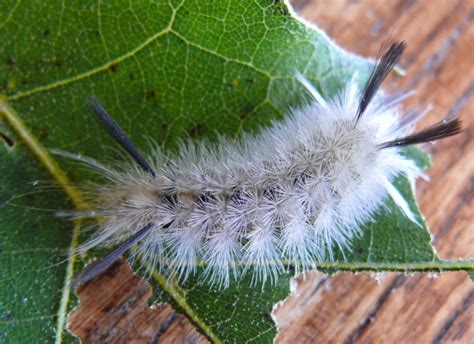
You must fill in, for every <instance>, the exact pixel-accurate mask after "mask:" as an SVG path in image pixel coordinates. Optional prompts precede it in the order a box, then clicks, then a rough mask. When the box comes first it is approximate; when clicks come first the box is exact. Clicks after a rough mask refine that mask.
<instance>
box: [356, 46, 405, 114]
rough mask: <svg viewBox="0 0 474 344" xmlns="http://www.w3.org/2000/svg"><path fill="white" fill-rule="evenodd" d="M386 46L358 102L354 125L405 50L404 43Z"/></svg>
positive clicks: (381, 50) (380, 53)
mask: <svg viewBox="0 0 474 344" xmlns="http://www.w3.org/2000/svg"><path fill="white" fill-rule="evenodd" d="M387 46H388V45H387V44H384V45H383V46H382V48H381V49H380V52H379V57H378V58H377V62H376V65H375V67H374V69H373V70H372V73H371V74H370V77H369V80H368V81H367V84H366V85H365V87H364V91H363V92H362V97H361V98H360V102H359V109H358V110H357V116H356V123H357V122H358V121H359V119H360V117H361V116H362V114H363V113H364V111H365V110H366V109H367V106H368V105H369V103H370V101H371V100H372V98H373V97H374V95H375V93H376V92H377V90H378V89H379V87H380V85H381V84H382V82H383V81H384V80H385V78H386V77H387V75H388V73H390V71H391V70H392V69H393V67H394V66H395V65H396V64H397V63H398V61H399V60H400V57H401V56H402V54H403V51H404V50H405V47H406V46H405V43H404V42H397V43H391V44H390V46H388V48H387Z"/></svg>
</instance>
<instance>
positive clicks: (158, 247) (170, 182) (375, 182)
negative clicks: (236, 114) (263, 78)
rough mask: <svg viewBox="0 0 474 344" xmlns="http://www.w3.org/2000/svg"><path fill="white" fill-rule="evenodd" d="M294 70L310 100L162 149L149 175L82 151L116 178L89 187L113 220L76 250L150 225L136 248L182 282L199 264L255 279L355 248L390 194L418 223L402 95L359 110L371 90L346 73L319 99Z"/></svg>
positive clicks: (212, 276) (207, 272) (212, 275)
mask: <svg viewBox="0 0 474 344" xmlns="http://www.w3.org/2000/svg"><path fill="white" fill-rule="evenodd" d="M382 62H383V61H382ZM296 77H297V78H298V79H299V81H300V83H301V84H302V85H303V86H305V88H306V89H307V91H308V94H309V95H310V96H311V99H310V100H309V101H308V103H307V104H306V105H304V106H302V107H300V108H296V109H293V110H291V111H290V113H289V114H288V116H286V119H285V120H283V121H279V122H275V123H273V126H271V127H270V128H267V129H265V130H263V131H262V132H261V133H260V134H259V135H244V136H243V137H241V138H240V139H239V140H238V141H229V140H227V139H225V138H221V139H220V140H219V142H218V143H216V144H215V145H211V146H209V145H204V143H199V142H198V143H193V142H188V143H186V144H183V145H182V146H181V147H180V149H179V152H178V154H177V155H176V156H173V157H169V156H166V155H165V154H164V153H163V152H161V151H159V150H156V151H154V152H152V154H151V155H150V156H149V162H150V167H151V169H152V170H153V171H154V173H153V174H150V173H148V172H147V171H145V170H143V169H141V168H140V166H139V165H138V164H135V163H130V164H127V165H122V166H121V167H119V168H116V169H114V168H111V167H104V166H102V165H100V164H98V163H96V162H94V161H92V160H91V159H87V160H86V162H87V163H89V164H92V165H93V166H95V167H98V168H99V170H100V172H101V173H103V174H105V175H106V177H107V178H108V180H109V181H110V183H108V184H106V185H99V186H97V188H96V189H95V190H96V194H94V196H93V200H94V210H95V211H97V213H98V214H101V215H102V216H103V217H105V219H106V221H105V222H103V223H101V224H100V225H99V227H100V228H99V229H98V230H97V232H96V233H95V235H94V236H93V238H92V239H91V240H90V241H89V242H87V243H85V244H84V245H83V246H82V248H81V249H83V250H86V249H90V248H92V247H95V246H103V245H106V246H110V245H112V246H117V245H120V244H121V243H123V242H124V240H127V239H129V238H130V237H132V236H133V235H134V234H135V233H137V231H139V230H140V229H141V228H143V227H145V226H147V224H150V223H152V224H153V225H152V226H151V229H150V230H147V231H146V233H145V231H144V233H145V234H143V235H142V234H140V240H138V239H137V243H136V244H134V245H133V246H132V248H131V251H132V257H139V259H141V260H142V261H143V263H145V264H146V265H147V266H148V267H151V268H157V269H159V270H160V271H161V272H162V273H165V274H166V275H168V276H175V277H178V278H179V279H180V280H181V281H184V280H186V279H187V278H188V277H189V276H190V275H191V274H195V273H196V272H197V271H198V269H197V267H198V265H202V267H203V270H202V271H203V272H202V274H201V279H202V280H204V281H207V282H210V283H211V284H215V285H217V286H219V287H224V288H225V287H228V286H229V284H230V283H231V281H232V280H233V279H236V278H237V277H238V276H239V275H240V274H242V273H247V272H248V273H252V274H253V279H252V281H253V284H255V283H257V282H261V283H265V282H275V281H276V279H277V277H278V275H279V274H280V273H281V272H283V271H285V270H286V269H288V268H289V267H290V266H291V267H294V271H295V273H300V272H302V271H305V270H307V269H311V268H315V265H317V262H321V261H331V260H334V253H333V250H334V248H338V249H340V250H342V251H343V252H344V251H347V250H350V248H351V242H352V241H353V240H354V239H355V238H356V237H359V236H361V235H362V234H363V233H362V231H361V227H362V226H363V225H364V224H366V223H368V222H369V221H371V220H372V216H373V215H374V214H375V213H376V212H377V210H379V208H380V207H381V205H382V204H383V203H384V201H385V200H386V198H387V197H389V196H390V197H392V199H393V200H394V202H395V203H396V204H397V205H398V206H399V207H400V209H401V210H402V211H403V212H404V213H405V214H406V216H407V217H408V218H409V219H411V220H412V221H414V222H416V220H415V217H414V215H413V213H412V212H411V211H410V209H409V207H408V205H407V203H406V201H405V200H404V198H403V196H402V195H401V194H399V192H398V191H397V189H396V188H395V187H394V186H393V181H394V179H395V178H396V177H397V176H400V175H404V176H406V177H407V178H408V179H410V180H413V179H414V178H415V177H416V176H418V175H419V174H420V170H419V168H418V167H417V166H416V165H415V164H414V163H413V162H412V161H411V160H409V159H407V158H406V157H405V156H404V155H402V154H401V153H400V149H399V148H398V146H399V145H401V144H399V143H398V141H397V139H399V138H401V137H407V135H410V130H411V129H412V124H413V123H414V121H410V125H406V122H407V121H406V118H402V117H403V116H402V113H401V110H400V107H399V103H400V102H401V100H402V99H403V98H404V96H403V95H400V96H399V97H384V96H383V95H377V97H375V98H374V99H372V100H371V101H370V103H369V104H368V106H367V107H366V108H364V109H363V110H362V111H363V115H362V116H361V115H360V113H358V111H359V112H360V111H361V110H360V108H361V105H360V103H361V98H362V97H363V96H364V94H363V92H366V93H367V87H366V90H364V91H362V92H361V91H358V88H357V85H356V84H355V82H354V81H351V82H349V83H348V85H347V87H346V88H345V89H344V90H343V91H342V92H340V93H339V94H338V95H336V96H335V97H334V98H333V99H331V100H324V99H323V97H322V96H321V95H320V94H319V93H318V92H317V91H316V89H315V88H314V87H313V86H312V85H311V84H310V83H309V81H307V80H305V79H304V78H303V77H302V76H299V75H297V76H296ZM372 77H373V76H372ZM415 117H417V116H415ZM415 121H416V119H415ZM408 137H410V136H408ZM387 142H388V143H393V142H396V144H392V145H390V144H387ZM382 146H383V148H381V147H382ZM387 147H389V148H387Z"/></svg>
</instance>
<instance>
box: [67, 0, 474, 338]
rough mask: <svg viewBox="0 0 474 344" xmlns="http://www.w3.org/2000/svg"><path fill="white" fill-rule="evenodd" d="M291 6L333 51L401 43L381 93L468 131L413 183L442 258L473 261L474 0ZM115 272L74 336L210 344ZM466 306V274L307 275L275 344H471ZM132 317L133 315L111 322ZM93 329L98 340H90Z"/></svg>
mask: <svg viewBox="0 0 474 344" xmlns="http://www.w3.org/2000/svg"><path fill="white" fill-rule="evenodd" d="M295 7H296V9H297V10H298V11H299V12H300V13H301V14H302V15H303V16H304V17H305V18H307V19H308V20H311V21H313V22H315V23H317V24H318V25H319V26H320V27H322V28H323V29H324V30H325V31H326V32H327V33H328V35H329V36H331V37H333V38H334V39H335V40H336V41H337V42H338V43H339V44H340V45H341V46H343V47H345V48H346V49H348V50H351V51H354V52H357V53H359V54H361V55H365V56H376V55H377V52H378V50H379V47H380V45H381V43H382V42H384V41H385V40H387V38H392V39H403V40H405V41H406V42H407V44H408V49H407V52H406V54H405V55H404V57H403V58H402V61H401V66H402V67H403V68H404V69H405V70H406V76H405V77H404V78H391V79H390V80H389V82H388V83H385V84H384V86H385V87H384V88H385V89H388V90H393V91H395V90H402V89H407V88H408V89H413V90H416V92H417V93H416V95H415V96H414V97H413V98H411V99H410V100H409V101H407V102H406V106H421V107H423V106H425V105H427V104H431V105H432V107H433V110H432V112H431V113H430V114H429V115H428V116H427V117H426V118H425V119H424V120H423V121H422V123H421V126H423V125H427V124H429V123H433V122H434V121H435V120H439V119H440V118H442V117H443V116H445V115H446V114H448V113H450V112H455V113H459V114H460V115H461V117H462V118H463V121H464V125H465V127H466V128H467V130H466V131H465V132H464V133H463V134H462V135H460V136H458V137H456V138H453V139H448V140H445V141H442V142H439V143H437V144H436V145H434V146H430V147H428V150H429V151H430V152H431V153H432V155H433V157H434V163H435V164H434V167H433V168H432V169H431V170H429V172H428V174H429V176H430V178H431V181H430V182H425V181H419V182H418V185H417V194H418V199H419V201H420V205H421V208H422V211H423V213H424V214H425V216H426V217H427V219H428V223H429V225H430V227H431V231H432V233H433V234H434V236H435V240H434V244H435V246H436V249H437V250H438V252H439V254H440V256H441V257H442V258H449V259H455V258H463V257H464V258H465V257H473V256H474V225H473V222H474V216H473V211H474V204H473V195H474V142H473V140H472V136H473V135H472V134H473V130H472V129H473V121H474V1H472V0H458V1H456V0H434V1H433V0H425V1H407V0H390V1H380V0H365V1H355V0H332V1H329V0H326V1H324V0H319V1H301V0H300V1H295ZM123 269H128V268H127V266H126V265H125V264H122V265H116V266H115V267H114V269H112V271H111V272H110V273H109V274H105V275H103V276H102V277H101V278H100V279H98V280H97V281H93V282H91V283H90V285H92V284H94V285H92V286H90V285H88V286H86V287H85V288H82V289H81V290H80V292H79V296H80V298H81V308H79V309H78V310H76V312H75V313H74V314H73V315H72V317H71V318H70V319H69V328H70V330H72V331H73V332H75V333H76V334H78V335H79V336H80V337H81V338H83V340H84V342H85V343H91V342H108V343H123V342H130V343H150V342H154V343H158V342H159V343H182V342H186V343H200V342H206V339H205V338H204V337H202V336H201V335H200V334H199V333H197V332H196V330H195V329H194V328H193V326H192V325H191V324H190V323H189V322H188V320H187V319H186V318H185V317H183V316H181V315H178V314H176V313H175V312H174V311H173V310H172V308H171V307H170V306H169V305H163V306H159V307H157V308H149V307H148V305H147V302H148V298H149V297H150V296H151V291H150V287H149V285H148V284H147V283H146V282H143V281H140V279H138V278H136V277H134V276H133V275H132V273H131V271H128V273H129V276H130V279H129V280H128V281H124V280H123V276H124V275H123V271H122V270H123ZM115 273H118V274H120V276H121V277H120V278H121V280H120V283H122V284H121V285H120V284H118V282H117V280H114V276H115ZM104 279H105V280H104ZM101 285H102V286H104V285H106V286H107V285H108V286H111V285H112V286H116V289H114V288H112V289H110V288H107V289H106V290H103V289H100V286H101ZM124 286H125V287H124ZM123 290H126V294H125V295H123ZM91 293H92V294H91ZM97 293H102V294H101V295H103V302H101V303H100V302H99V303H98V302H88V300H90V299H91V297H92V296H95V298H94V299H95V300H97V298H96V295H95V294H97ZM473 302H474V287H473V283H472V282H471V281H470V280H469V278H468V276H467V274H466V273H462V272H460V273H446V274H442V275H440V276H429V275H421V274H416V275H413V276H405V275H400V274H386V275H385V276H374V275H370V274H359V275H353V274H349V273H341V274H338V275H336V276H332V277H328V276H325V275H323V274H320V273H310V274H307V275H306V276H305V279H304V280H303V278H299V279H298V287H297V288H296V290H295V291H294V293H293V295H292V296H291V297H290V298H289V299H288V300H286V301H285V302H284V303H283V304H282V305H281V306H280V307H279V308H278V309H277V310H276V312H275V315H276V319H277V322H278V325H279V327H280V334H279V336H278V337H277V339H276V342H277V343H453V342H457V343H474V319H473V318H474V307H473ZM130 309H133V310H134V311H133V314H127V316H125V317H123V316H122V317H117V314H119V315H120V314H122V315H123V314H125V313H126V312H127V311H128V310H130ZM124 312H125V313H124ZM134 315H135V316H134ZM97 319H100V320H97ZM98 321H100V324H99V323H97V322H98ZM97 327H100V328H102V329H103V330H104V331H103V332H102V333H99V334H97V333H93V329H94V328H97ZM137 334H138V336H137ZM131 338H134V339H133V340H131Z"/></svg>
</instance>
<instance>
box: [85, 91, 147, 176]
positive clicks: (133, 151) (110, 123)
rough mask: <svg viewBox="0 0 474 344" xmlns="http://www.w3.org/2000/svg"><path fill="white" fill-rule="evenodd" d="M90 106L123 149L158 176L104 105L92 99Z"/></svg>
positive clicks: (145, 168)
mask: <svg viewBox="0 0 474 344" xmlns="http://www.w3.org/2000/svg"><path fill="white" fill-rule="evenodd" d="M88 105H89V108H90V109H91V110H92V112H94V114H95V115H96V116H97V118H98V119H99V120H100V121H101V123H102V124H103V126H104V127H105V129H107V131H108V132H109V134H110V135H112V137H113V138H114V139H115V140H116V141H117V142H118V144H119V145H120V146H122V148H123V149H125V150H126V151H127V153H128V154H130V156H131V157H132V158H133V159H134V160H135V161H136V162H137V163H138V164H139V165H140V166H141V167H142V168H143V169H144V170H145V171H146V172H148V173H149V174H151V175H152V176H153V177H155V176H156V173H155V171H154V170H153V169H152V168H151V166H150V164H149V163H148V162H147V161H146V160H145V158H144V157H143V156H142V155H141V153H140V152H139V151H138V149H137V147H135V145H134V144H133V143H132V141H131V140H130V139H129V138H128V136H127V134H125V132H124V131H123V129H122V128H121V127H120V126H119V125H118V123H117V122H116V121H115V120H114V119H113V118H112V117H111V116H110V115H109V114H108V113H107V111H105V109H104V108H103V107H102V105H101V104H100V103H99V101H98V100H96V99H91V100H89V102H88Z"/></svg>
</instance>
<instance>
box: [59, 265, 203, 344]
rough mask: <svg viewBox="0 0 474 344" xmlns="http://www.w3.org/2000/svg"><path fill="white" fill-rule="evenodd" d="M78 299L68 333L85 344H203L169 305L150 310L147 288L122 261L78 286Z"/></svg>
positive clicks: (192, 327) (147, 284) (187, 322)
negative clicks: (78, 302)
mask: <svg viewBox="0 0 474 344" xmlns="http://www.w3.org/2000/svg"><path fill="white" fill-rule="evenodd" d="M78 296H79V299H80V301H81V303H80V305H79V307H78V308H77V309H76V310H75V311H74V312H73V313H72V314H71V316H70V317H69V321H68V329H69V331H71V332H72V333H74V334H75V335H77V336H78V337H80V338H81V340H82V342H83V343H85V344H86V343H108V344H119V343H134V344H139V343H153V344H157V343H162V344H165V343H167V344H170V343H189V344H191V343H192V344H198V343H206V342H207V340H206V339H205V338H204V337H203V336H202V335H201V334H200V333H198V332H197V331H196V329H195V328H194V326H193V325H192V324H191V323H190V322H189V321H188V320H187V318H186V317H185V316H183V315H180V314H177V313H176V312H175V311H174V310H173V308H172V307H171V305H169V304H162V305H158V306H156V307H150V306H149V305H148V302H149V299H150V297H151V296H152V289H151V287H150V284H149V283H148V282H146V281H145V280H144V279H142V278H141V277H140V276H137V275H135V274H134V273H133V271H132V270H131V269H130V267H129V266H128V264H127V263H125V262H123V261H119V262H117V263H116V264H114V265H113V266H112V267H110V268H109V269H108V270H107V271H106V272H105V273H103V274H101V275H100V276H98V278H95V279H94V280H92V281H90V282H89V283H86V284H85V285H84V286H81V287H80V288H79V290H78Z"/></svg>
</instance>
